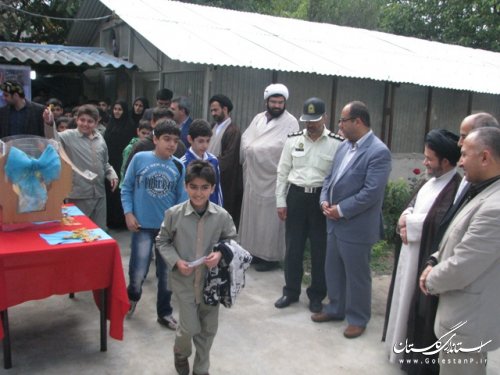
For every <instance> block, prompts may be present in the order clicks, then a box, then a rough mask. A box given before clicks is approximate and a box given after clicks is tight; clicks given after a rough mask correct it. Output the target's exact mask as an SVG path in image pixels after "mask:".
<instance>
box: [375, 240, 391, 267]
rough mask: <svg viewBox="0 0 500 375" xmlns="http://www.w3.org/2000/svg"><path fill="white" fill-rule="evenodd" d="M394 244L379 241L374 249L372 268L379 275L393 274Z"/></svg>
mask: <svg viewBox="0 0 500 375" xmlns="http://www.w3.org/2000/svg"><path fill="white" fill-rule="evenodd" d="M393 249H394V244H390V243H388V242H387V241H385V240H382V241H378V242H377V243H376V244H375V245H373V248H372V254H371V262H370V268H371V270H372V271H373V272H374V273H375V274H377V275H387V274H390V273H391V272H392V266H393V262H394V260H393V259H394V258H393V251H392V250H393Z"/></svg>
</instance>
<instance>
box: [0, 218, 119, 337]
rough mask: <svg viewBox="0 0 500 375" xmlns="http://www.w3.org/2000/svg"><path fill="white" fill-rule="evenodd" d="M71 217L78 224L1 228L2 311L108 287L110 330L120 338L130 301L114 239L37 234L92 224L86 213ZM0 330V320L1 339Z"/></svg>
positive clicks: (0, 278) (111, 333)
mask: <svg viewBox="0 0 500 375" xmlns="http://www.w3.org/2000/svg"><path fill="white" fill-rule="evenodd" d="M73 218H74V221H75V222H78V223H80V225H71V226H69V225H66V226H64V225H56V226H53V227H50V228H44V229H37V228H30V229H24V230H18V231H13V232H0V310H5V309H7V308H9V307H11V306H15V305H18V304H20V303H23V302H26V301H30V300H36V299H42V298H47V297H49V296H51V295H54V294H68V293H71V292H80V291H85V290H97V289H104V288H108V319H109V321H110V329H109V334H110V336H111V337H113V338H115V339H117V340H122V339H123V320H124V318H125V315H126V314H127V311H128V308H129V302H128V296H127V290H126V287H125V277H124V275H123V268H122V260H121V257H120V248H119V247H118V244H117V243H116V241H115V240H112V239H110V240H102V241H95V242H91V243H77V244H61V245H49V244H47V242H45V240H44V239H42V238H41V237H40V235H39V234H40V233H54V232H59V231H62V230H66V231H67V230H74V229H78V228H88V229H92V228H96V225H95V224H94V223H93V222H92V221H91V220H90V219H89V218H87V217H86V216H74V217H73ZM3 334H4V333H3V329H2V325H1V324H0V339H2V338H3Z"/></svg>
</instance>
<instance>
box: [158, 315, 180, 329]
mask: <svg viewBox="0 0 500 375" xmlns="http://www.w3.org/2000/svg"><path fill="white" fill-rule="evenodd" d="M156 321H157V322H158V323H160V325H162V326H163V327H166V328H168V329H171V330H172V331H175V330H176V329H177V320H175V318H174V317H173V316H172V315H168V316H164V317H160V316H159V317H158V319H157V320H156Z"/></svg>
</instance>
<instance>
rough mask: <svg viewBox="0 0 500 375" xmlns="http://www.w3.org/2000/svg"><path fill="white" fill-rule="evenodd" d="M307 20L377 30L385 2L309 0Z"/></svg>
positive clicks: (380, 0)
mask: <svg viewBox="0 0 500 375" xmlns="http://www.w3.org/2000/svg"><path fill="white" fill-rule="evenodd" d="M308 3H309V7H308V12H307V19H308V20H309V21H315V22H326V23H333V24H335V25H340V26H350V27H360V28H364V29H370V30H374V29H376V28H377V25H378V19H379V13H380V10H381V9H382V5H383V4H385V3H386V1H384V0H309V1H308Z"/></svg>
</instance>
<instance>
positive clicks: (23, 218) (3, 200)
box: [0, 137, 73, 231]
mask: <svg viewBox="0 0 500 375" xmlns="http://www.w3.org/2000/svg"><path fill="white" fill-rule="evenodd" d="M31 138H32V137H29V138H23V139H22V142H19V140H18V139H16V140H10V141H8V142H6V143H3V145H2V146H1V147H2V148H3V152H2V150H1V149H0V192H1V193H0V226H1V230H3V231H5V230H15V229H18V228H24V227H26V226H30V225H31V224H32V223H33V222H41V221H42V222H43V221H54V220H61V218H62V212H61V206H62V204H63V203H64V199H65V198H66V197H67V196H68V194H69V192H70V191H71V184H72V173H73V171H72V169H71V166H70V165H69V164H68V163H67V162H66V161H64V160H63V159H62V158H61V156H60V155H59V152H58V156H59V159H60V161H61V173H60V176H59V178H58V179H56V180H54V181H52V182H51V183H50V184H48V185H47V186H46V187H47V200H46V202H45V205H44V207H43V208H42V209H41V210H37V211H31V212H21V210H20V206H19V194H18V193H16V187H15V186H13V184H12V182H11V181H9V179H8V177H7V176H6V173H5V164H6V163H7V160H8V156H9V152H10V148H11V147H12V146H13V145H15V146H16V147H17V148H19V149H20V150H21V151H25V150H23V149H22V148H23V147H22V146H23V144H26V145H29V141H27V140H29V139H31ZM32 139H33V140H34V141H33V142H34V143H33V144H34V145H35V147H36V149H38V150H39V152H40V153H41V152H43V150H44V149H45V147H46V146H47V145H48V144H49V143H50V142H52V144H53V145H55V146H56V147H54V148H56V149H57V150H58V149H59V147H58V145H57V144H55V143H53V142H54V141H49V140H47V139H44V138H40V137H33V138H32ZM27 148H29V147H27ZM35 151H36V150H35ZM26 154H28V155H29V152H26Z"/></svg>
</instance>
